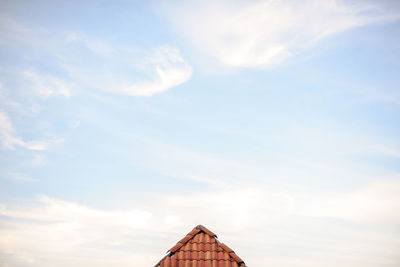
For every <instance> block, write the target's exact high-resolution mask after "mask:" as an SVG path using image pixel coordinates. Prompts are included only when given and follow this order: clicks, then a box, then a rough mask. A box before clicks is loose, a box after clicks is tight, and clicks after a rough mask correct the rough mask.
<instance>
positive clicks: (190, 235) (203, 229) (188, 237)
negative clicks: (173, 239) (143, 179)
mask: <svg viewBox="0 0 400 267" xmlns="http://www.w3.org/2000/svg"><path fill="white" fill-rule="evenodd" d="M200 232H204V233H206V234H207V235H209V236H210V237H212V238H215V239H217V235H216V234H214V233H213V232H211V231H210V230H208V229H207V228H206V227H204V226H203V225H201V224H199V225H197V226H196V227H195V228H193V230H192V231H190V232H189V233H188V234H187V235H186V236H185V237H184V238H182V239H181V240H179V241H178V243H177V244H176V245H175V246H173V247H172V248H171V249H170V250H168V251H169V252H171V253H175V252H176V251H177V250H178V249H180V248H181V247H182V246H184V245H185V244H186V243H187V242H189V241H190V240H191V239H192V238H193V237H194V236H195V235H197V234H198V233H200ZM217 241H218V240H217Z"/></svg>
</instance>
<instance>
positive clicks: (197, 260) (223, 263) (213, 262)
mask: <svg viewBox="0 0 400 267" xmlns="http://www.w3.org/2000/svg"><path fill="white" fill-rule="evenodd" d="M155 267H246V264H245V263H244V261H243V260H242V259H241V258H239V257H238V256H237V255H236V254H235V252H234V251H233V250H232V249H230V248H229V247H228V246H227V245H225V244H223V243H221V242H219V241H218V240H217V236H216V235H215V234H214V233H213V232H211V231H210V230H208V229H207V228H205V227H204V226H202V225H198V226H196V227H195V228H193V230H192V231H191V232H190V233H188V234H187V235H186V236H185V237H184V238H183V239H181V240H180V241H179V242H178V243H177V244H176V245H175V246H173V247H172V248H171V249H170V250H168V254H167V255H166V256H165V257H164V258H163V259H162V260H161V261H160V262H159V263H157V264H156V266H155Z"/></svg>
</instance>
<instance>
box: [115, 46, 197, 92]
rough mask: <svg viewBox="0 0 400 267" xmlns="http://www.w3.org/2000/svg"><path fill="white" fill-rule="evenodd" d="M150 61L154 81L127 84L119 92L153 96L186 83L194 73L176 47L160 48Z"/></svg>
mask: <svg viewBox="0 0 400 267" xmlns="http://www.w3.org/2000/svg"><path fill="white" fill-rule="evenodd" d="M148 62H149V64H151V65H152V66H153V70H154V73H155V78H154V79H153V80H152V81H145V82H137V83H133V84H127V85H124V86H123V87H121V88H119V89H117V92H121V93H125V94H128V95H135V96H153V95H155V94H158V93H161V92H164V91H167V90H169V89H171V88H172V87H175V86H177V85H180V84H182V83H185V82H186V81H188V80H189V78H190V76H191V75H192V68H191V67H190V65H188V64H187V63H186V62H185V60H184V59H183V58H182V56H181V54H180V52H179V50H178V49H177V48H174V47H161V48H158V49H157V50H156V52H155V55H154V56H153V57H151V58H150V59H149V61H148Z"/></svg>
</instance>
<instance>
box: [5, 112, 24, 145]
mask: <svg viewBox="0 0 400 267" xmlns="http://www.w3.org/2000/svg"><path fill="white" fill-rule="evenodd" d="M0 141H1V145H2V147H3V148H4V149H10V150H12V149H14V147H15V146H24V145H25V142H24V141H22V139H21V138H19V137H17V136H16V134H15V129H14V126H13V124H12V122H11V120H10V118H9V117H8V116H7V115H6V114H5V113H4V112H0Z"/></svg>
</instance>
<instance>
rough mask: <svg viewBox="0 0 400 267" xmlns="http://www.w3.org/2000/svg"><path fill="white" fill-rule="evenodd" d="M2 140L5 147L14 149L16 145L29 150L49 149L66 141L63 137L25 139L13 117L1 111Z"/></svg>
mask: <svg viewBox="0 0 400 267" xmlns="http://www.w3.org/2000/svg"><path fill="white" fill-rule="evenodd" d="M0 142H1V146H2V148H3V149H6V150H14V149H15V147H16V146H19V147H23V148H26V149H29V150H38V151H41V150H48V149H49V147H50V146H52V145H56V144H60V143H63V142H64V139H63V138H55V139H51V140H47V141H36V140H33V141H24V140H23V139H22V138H21V137H19V136H18V135H17V133H16V130H15V128H14V125H13V123H12V121H11V119H10V118H9V117H8V116H7V114H6V113H5V112H3V111H0Z"/></svg>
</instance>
